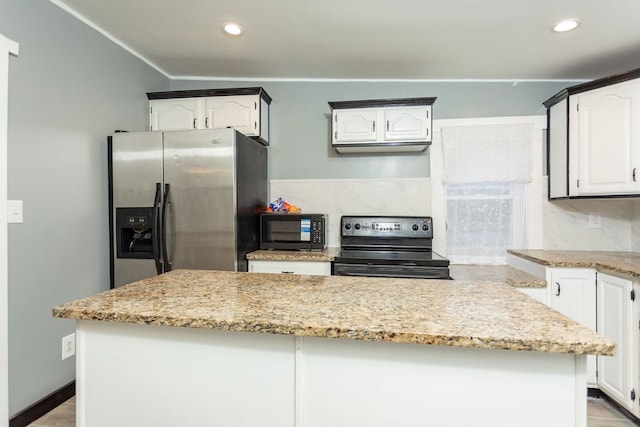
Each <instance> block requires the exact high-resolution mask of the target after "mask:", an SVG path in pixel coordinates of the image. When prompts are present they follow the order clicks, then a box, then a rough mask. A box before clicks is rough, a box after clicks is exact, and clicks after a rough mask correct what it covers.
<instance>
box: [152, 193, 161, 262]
mask: <svg viewBox="0 0 640 427" xmlns="http://www.w3.org/2000/svg"><path fill="white" fill-rule="evenodd" d="M161 193H162V184H160V183H159V182H156V195H155V197H154V198H153V232H154V236H153V260H154V261H155V263H156V272H157V273H158V274H162V262H161V261H160V239H161V238H162V237H161V232H160V200H161Z"/></svg>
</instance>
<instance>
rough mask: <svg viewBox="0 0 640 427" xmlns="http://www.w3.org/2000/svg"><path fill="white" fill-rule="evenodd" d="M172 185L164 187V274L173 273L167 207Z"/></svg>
mask: <svg viewBox="0 0 640 427" xmlns="http://www.w3.org/2000/svg"><path fill="white" fill-rule="evenodd" d="M170 189H171V187H170V185H169V184H165V185H164V200H163V202H162V256H163V259H164V272H165V273H166V272H168V271H171V261H169V249H168V248H167V207H168V205H169V197H170Z"/></svg>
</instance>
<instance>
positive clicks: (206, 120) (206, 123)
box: [204, 117, 209, 129]
mask: <svg viewBox="0 0 640 427" xmlns="http://www.w3.org/2000/svg"><path fill="white" fill-rule="evenodd" d="M204 127H206V128H207V129H209V117H207V118H206V119H204Z"/></svg>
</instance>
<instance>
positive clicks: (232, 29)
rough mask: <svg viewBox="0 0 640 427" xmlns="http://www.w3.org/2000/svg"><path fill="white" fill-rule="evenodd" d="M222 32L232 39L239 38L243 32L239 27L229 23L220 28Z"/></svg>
mask: <svg viewBox="0 0 640 427" xmlns="http://www.w3.org/2000/svg"><path fill="white" fill-rule="evenodd" d="M222 32H223V33H225V34H227V35H229V36H232V37H240V36H241V35H242V33H243V32H244V30H243V29H242V27H241V26H240V25H238V24H235V23H233V22H229V23H228V24H224V25H223V26H222Z"/></svg>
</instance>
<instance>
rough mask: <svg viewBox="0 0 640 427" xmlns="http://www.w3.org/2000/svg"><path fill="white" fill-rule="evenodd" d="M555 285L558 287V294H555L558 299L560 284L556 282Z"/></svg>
mask: <svg viewBox="0 0 640 427" xmlns="http://www.w3.org/2000/svg"><path fill="white" fill-rule="evenodd" d="M556 285H557V286H558V292H556V296H557V297H559V296H560V283H559V282H556Z"/></svg>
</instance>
